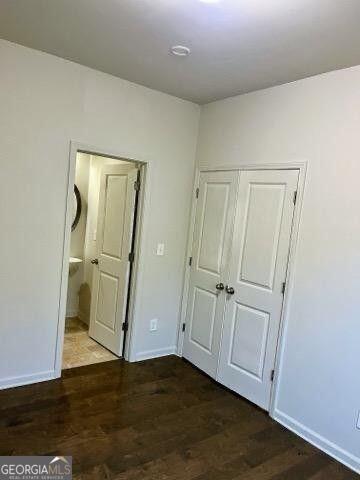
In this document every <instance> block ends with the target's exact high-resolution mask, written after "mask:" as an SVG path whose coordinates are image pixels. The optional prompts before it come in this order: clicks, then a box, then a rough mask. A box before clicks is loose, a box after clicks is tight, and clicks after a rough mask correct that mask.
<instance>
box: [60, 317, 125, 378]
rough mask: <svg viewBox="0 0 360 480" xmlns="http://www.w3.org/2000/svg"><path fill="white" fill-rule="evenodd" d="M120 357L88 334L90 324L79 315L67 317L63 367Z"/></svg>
mask: <svg viewBox="0 0 360 480" xmlns="http://www.w3.org/2000/svg"><path fill="white" fill-rule="evenodd" d="M117 358H118V357H117V356H116V355H114V354H113V353H111V352H110V351H109V350H107V349H106V348H104V347H103V346H101V345H99V344H98V343H97V342H95V340H93V339H92V338H90V337H89V335H88V326H87V325H86V323H84V322H82V321H81V320H80V319H79V318H78V317H73V318H67V319H66V322H65V339H64V353H63V369H64V370H65V369H67V368H74V367H81V366H83V365H91V364H93V363H101V362H108V361H109V360H116V359H117Z"/></svg>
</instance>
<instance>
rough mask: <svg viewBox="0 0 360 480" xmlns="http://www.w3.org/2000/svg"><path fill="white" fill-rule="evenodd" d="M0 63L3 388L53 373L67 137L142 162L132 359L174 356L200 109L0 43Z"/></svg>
mask: <svg viewBox="0 0 360 480" xmlns="http://www.w3.org/2000/svg"><path fill="white" fill-rule="evenodd" d="M0 64H1V75H0V105H1V110H0V111H1V114H0V145H1V149H0V161H1V178H2V185H1V189H0V208H1V211H0V216H1V220H2V224H1V227H2V232H3V233H2V236H1V242H2V252H3V255H2V265H1V274H0V292H1V302H0V331H1V334H0V386H5V385H12V384H16V383H21V382H25V381H27V380H28V381H34V380H36V379H39V378H48V377H50V376H51V375H52V374H53V371H54V359H55V346H56V345H55V343H56V334H57V321H58V319H57V313H58V307H59V292H60V280H61V278H60V277H61V262H62V248H63V238H64V222H65V199H66V193H67V175H68V161H69V147H70V140H74V141H77V142H82V143H85V144H90V145H95V146H98V147H100V148H102V149H105V150H107V149H109V150H110V151H116V152H121V153H122V154H123V156H124V157H128V158H129V157H130V158H134V159H138V160H143V161H147V162H149V165H150V167H149V174H150V175H149V188H148V192H147V202H148V203H147V204H148V207H149V208H148V210H147V211H146V212H145V223H144V236H143V247H144V248H143V258H142V262H141V272H140V274H141V285H140V289H139V297H138V301H139V303H138V308H137V309H136V319H135V320H136V325H137V328H136V331H135V332H134V345H135V350H136V356H135V357H137V356H139V357H142V356H146V355H151V351H153V350H154V351H155V353H159V352H160V353H161V352H166V351H172V349H173V347H174V345H175V343H176V331H177V320H178V312H179V305H180V295H181V286H182V279H183V268H184V251H185V243H186V236H187V228H188V213H189V206H190V198H191V195H190V192H191V190H192V181H193V165H194V155H195V145H196V138H197V124H198V116H199V107H198V106H196V105H194V104H192V103H190V102H186V101H183V100H179V99H177V98H174V97H171V96H169V95H165V94H162V93H159V92H155V91H153V90H150V89H146V88H144V87H141V86H138V85H135V84H131V83H129V82H126V81H123V80H120V79H118V78H115V77H112V76H110V75H106V74H103V73H100V72H96V71H94V70H91V69H89V68H86V67H83V66H80V65H77V64H74V63H71V62H68V61H65V60H62V59H59V58H57V57H54V56H51V55H48V54H45V53H42V52H37V51H35V50H31V49H27V48H25V47H21V46H18V45H15V44H12V43H9V42H6V41H0ZM165 199H166V200H165ZM148 217H151V221H149V218H148ZM159 240H161V241H163V242H164V243H165V246H166V254H165V256H164V257H157V256H155V248H156V243H157V242H158V241H159ZM154 278H156V282H154ZM153 317H157V318H159V329H158V331H157V332H156V333H155V334H152V333H150V332H149V320H150V319H151V318H153ZM149 351H150V353H146V352H149ZM144 352H145V353H144Z"/></svg>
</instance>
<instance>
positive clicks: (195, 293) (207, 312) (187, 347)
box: [183, 171, 239, 377]
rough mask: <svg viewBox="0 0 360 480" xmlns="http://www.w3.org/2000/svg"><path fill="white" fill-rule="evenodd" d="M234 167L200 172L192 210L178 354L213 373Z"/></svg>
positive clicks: (233, 196)
mask: <svg viewBox="0 0 360 480" xmlns="http://www.w3.org/2000/svg"><path fill="white" fill-rule="evenodd" d="M238 178H239V173H238V172H221V171H219V172H203V173H201V175H200V183H199V197H198V202H197V209H196V218H195V230H194V243H193V249H192V257H193V259H192V266H191V274H190V287H189V297H188V305H187V313H186V328H185V336H184V347H183V355H184V357H185V358H187V359H188V360H189V361H190V362H192V363H193V364H195V365H196V366H198V367H199V368H201V369H202V370H204V371H205V372H206V373H208V374H209V375H211V376H213V377H215V376H216V370H217V364H218V355H219V346H220V337H221V328H222V321H223V314H224V305H225V295H224V293H223V290H222V289H221V287H222V285H221V284H225V282H226V277H227V274H228V257H229V249H230V242H231V234H232V227H233V221H234V214H235V201H236V193H237V188H238Z"/></svg>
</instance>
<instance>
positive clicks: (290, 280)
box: [177, 161, 307, 417]
mask: <svg viewBox="0 0 360 480" xmlns="http://www.w3.org/2000/svg"><path fill="white" fill-rule="evenodd" d="M231 170H237V171H240V172H241V171H246V170H298V171H299V180H298V190H297V199H296V205H295V210H294V216H293V223H292V231H291V237H290V246H289V257H288V264H287V273H286V290H285V294H284V299H283V305H282V311H281V318H280V329H279V337H278V344H277V349H276V355H275V374H274V379H273V382H272V388H271V398H270V408H269V415H270V416H271V417H274V413H275V404H276V399H277V390H278V388H277V387H278V384H279V376H280V371H281V368H282V362H283V351H284V347H285V337H286V330H287V325H288V314H289V305H290V302H291V297H292V293H293V287H294V275H295V267H296V250H297V245H298V236H299V229H300V222H301V211H302V203H303V196H304V190H305V184H306V171H307V162H306V161H304V162H288V163H265V164H261V163H256V164H244V165H224V166H222V165H220V166H216V167H214V166H207V165H201V166H199V167H197V168H196V170H195V179H194V187H193V202H192V207H191V214H190V225H189V233H188V243H187V251H186V259H185V262H186V263H185V274H184V285H183V296H182V301H181V310H180V314H179V325H178V342H177V354H178V355H179V356H182V349H183V341H184V332H183V331H182V325H183V323H185V319H186V308H187V303H188V295H189V283H190V268H189V264H188V260H189V258H190V256H191V251H192V245H193V240H194V227H195V214H196V201H197V198H196V189H197V188H198V184H199V179H200V174H201V173H202V172H217V171H231Z"/></svg>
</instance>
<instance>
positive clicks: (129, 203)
mask: <svg viewBox="0 0 360 480" xmlns="http://www.w3.org/2000/svg"><path fill="white" fill-rule="evenodd" d="M136 178H137V169H136V168H134V166H132V165H129V166H128V165H121V164H120V165H106V166H104V167H103V168H102V170H101V178H100V193H99V210H98V221H97V240H96V250H97V258H96V259H94V262H97V264H96V263H95V264H94V273H93V283H92V292H91V312H90V329H89V335H90V336H91V337H92V338H94V339H95V340H96V341H97V342H99V343H101V344H102V345H104V346H105V347H106V348H108V349H109V350H111V351H112V352H113V353H115V354H116V355H118V356H121V354H122V347H123V336H124V332H123V329H122V324H123V322H124V321H125V314H126V301H127V292H128V280H129V271H130V261H129V253H130V251H131V240H132V230H133V220H134V205H135V196H136V191H135V188H134V182H135V181H136Z"/></svg>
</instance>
